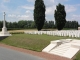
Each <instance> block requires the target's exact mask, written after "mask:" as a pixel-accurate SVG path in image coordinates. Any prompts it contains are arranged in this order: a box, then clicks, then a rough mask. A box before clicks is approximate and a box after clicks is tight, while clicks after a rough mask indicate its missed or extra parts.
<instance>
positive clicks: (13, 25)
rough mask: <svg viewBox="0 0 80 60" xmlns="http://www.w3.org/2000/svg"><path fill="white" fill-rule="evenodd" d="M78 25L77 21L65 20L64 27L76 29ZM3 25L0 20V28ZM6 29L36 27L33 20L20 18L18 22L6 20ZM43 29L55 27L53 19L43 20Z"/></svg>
mask: <svg viewBox="0 0 80 60" xmlns="http://www.w3.org/2000/svg"><path fill="white" fill-rule="evenodd" d="M78 26H79V24H78V22H77V21H66V24H65V27H64V28H67V29H77V28H78ZM2 27H3V21H0V28H2ZM6 27H7V28H8V29H11V30H13V29H36V25H35V22H34V21H26V20H20V21H18V22H6ZM43 29H56V24H55V22H54V21H45V23H44V26H43Z"/></svg>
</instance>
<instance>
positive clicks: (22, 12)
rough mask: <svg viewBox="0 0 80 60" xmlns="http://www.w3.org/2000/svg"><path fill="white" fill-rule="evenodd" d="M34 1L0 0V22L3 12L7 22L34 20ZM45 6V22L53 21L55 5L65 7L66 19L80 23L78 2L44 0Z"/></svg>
mask: <svg viewBox="0 0 80 60" xmlns="http://www.w3.org/2000/svg"><path fill="white" fill-rule="evenodd" d="M34 2H35V0H0V20H3V12H6V20H7V21H11V22H14V21H19V20H34V18H33V10H34ZM44 3H45V6H46V20H47V21H50V20H53V21H54V10H55V9H56V5H58V3H61V4H63V5H65V10H66V14H67V16H66V19H67V20H71V21H72V20H76V21H78V22H79V23H80V0H44Z"/></svg>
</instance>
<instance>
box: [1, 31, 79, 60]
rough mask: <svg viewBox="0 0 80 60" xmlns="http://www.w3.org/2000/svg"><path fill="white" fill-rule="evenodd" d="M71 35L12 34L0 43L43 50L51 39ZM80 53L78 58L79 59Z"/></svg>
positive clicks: (38, 50)
mask: <svg viewBox="0 0 80 60" xmlns="http://www.w3.org/2000/svg"><path fill="white" fill-rule="evenodd" d="M23 31H24V30H14V31H10V32H15V33H16V32H23ZM68 38H70V37H59V36H48V35H30V34H12V36H10V37H7V38H5V39H3V40H0V43H3V44H7V45H11V46H15V47H20V48H24V49H29V50H33V51H37V52H41V51H42V50H43V48H45V47H46V46H47V45H49V43H50V41H53V40H58V39H68ZM73 39H80V38H73ZM79 56H80V53H78V54H77V56H76V59H77V60H79V59H80V58H79Z"/></svg>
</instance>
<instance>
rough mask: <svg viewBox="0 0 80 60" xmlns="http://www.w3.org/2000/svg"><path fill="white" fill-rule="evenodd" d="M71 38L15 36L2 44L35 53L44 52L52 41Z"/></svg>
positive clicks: (4, 40)
mask: <svg viewBox="0 0 80 60" xmlns="http://www.w3.org/2000/svg"><path fill="white" fill-rule="evenodd" d="M66 38H69V37H58V36H48V35H29V34H13V35H12V36H10V37H7V38H6V39H3V40H2V41H0V43H5V44H7V45H11V46H16V47H20V48H25V49H29V50H34V51H42V49H43V48H45V47H46V46H47V45H48V44H49V43H50V41H52V40H57V39H66Z"/></svg>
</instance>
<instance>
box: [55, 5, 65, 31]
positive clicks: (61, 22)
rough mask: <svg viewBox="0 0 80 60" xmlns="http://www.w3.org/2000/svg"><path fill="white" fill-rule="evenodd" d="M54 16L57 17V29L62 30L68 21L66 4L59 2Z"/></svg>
mask: <svg viewBox="0 0 80 60" xmlns="http://www.w3.org/2000/svg"><path fill="white" fill-rule="evenodd" d="M54 17H55V21H56V26H57V29H58V30H62V29H63V27H64V26H65V23H66V12H65V6H64V5H61V4H60V3H59V4H58V6H56V10H55V14H54Z"/></svg>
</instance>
